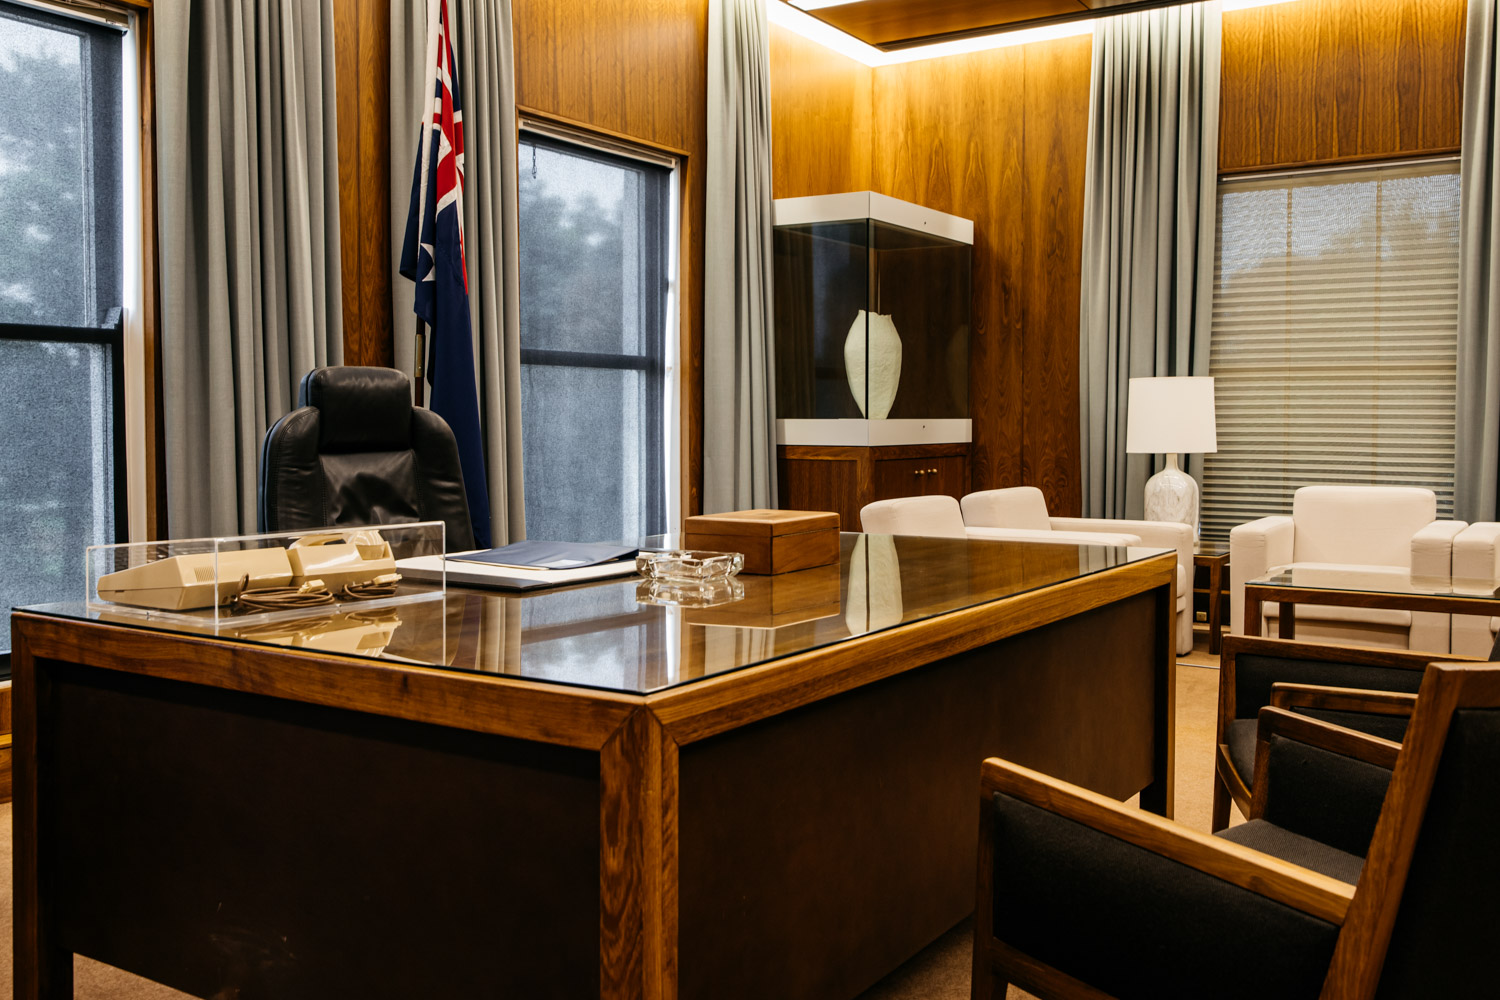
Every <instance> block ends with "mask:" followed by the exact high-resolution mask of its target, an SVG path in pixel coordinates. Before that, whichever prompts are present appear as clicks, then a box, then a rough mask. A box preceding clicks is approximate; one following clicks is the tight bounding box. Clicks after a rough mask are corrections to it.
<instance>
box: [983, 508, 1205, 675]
mask: <svg viewBox="0 0 1500 1000" xmlns="http://www.w3.org/2000/svg"><path fill="white" fill-rule="evenodd" d="M959 506H960V509H961V510H962V512H963V521H964V524H965V525H966V526H967V527H968V528H969V529H970V533H971V534H976V535H977V534H979V533H981V532H982V533H983V535H984V536H985V537H990V538H1013V539H1030V540H1033V541H1040V542H1072V543H1074V544H1080V545H1148V546H1151V547H1152V548H1160V549H1176V550H1177V652H1178V653H1179V654H1184V653H1190V652H1192V650H1193V601H1192V581H1193V529H1192V528H1191V527H1190V526H1188V525H1186V524H1177V523H1175V522H1171V521H1127V520H1115V519H1110V518H1095V517H1052V516H1050V515H1049V514H1048V513H1047V500H1046V498H1045V497H1044V496H1042V491H1041V490H1039V489H1037V488H1036V487H1035V486H1012V487H1010V488H1009V489H1003V490H983V491H981V492H979V493H970V494H969V495H968V496H966V497H964V498H963V501H962V502H961V503H960V505H959Z"/></svg>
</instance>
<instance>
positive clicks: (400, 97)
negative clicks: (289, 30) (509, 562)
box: [391, 0, 526, 545]
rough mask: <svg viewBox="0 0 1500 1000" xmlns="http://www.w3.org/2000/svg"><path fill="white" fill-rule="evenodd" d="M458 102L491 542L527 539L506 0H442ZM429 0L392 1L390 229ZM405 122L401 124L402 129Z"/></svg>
mask: <svg viewBox="0 0 1500 1000" xmlns="http://www.w3.org/2000/svg"><path fill="white" fill-rule="evenodd" d="M449 11H450V13H451V15H452V24H453V28H454V36H455V39H454V48H455V51H456V56H457V62H458V76H459V87H460V93H461V94H462V95H463V106H464V257H465V260H466V262H467V265H468V266H467V270H468V278H469V310H470V316H471V319H472V326H473V330H474V342H475V350H474V368H475V377H476V379H477V382H478V390H479V418H480V425H481V427H482V428H483V431H484V451H485V454H484V460H485V469H486V472H487V474H488V476H489V489H490V511H491V516H492V522H491V529H490V530H491V539H490V540H491V543H492V544H494V545H506V544H509V543H510V542H514V541H519V540H520V539H523V538H525V537H526V502H525V492H524V489H523V486H522V464H521V303H520V297H519V290H520V259H521V255H520V237H519V231H518V229H517V222H516V220H517V215H518V207H517V204H516V170H517V166H516V117H515V108H516V97H515V94H516V85H515V46H514V44H513V41H512V34H511V4H510V0H481V2H472V0H450V3H449ZM426 26H427V3H426V0H392V2H391V232H392V233H404V232H405V231H406V212H407V208H408V206H409V204H410V201H411V176H412V166H413V164H414V162H415V160H416V155H417V133H418V130H419V126H420V124H421V120H422V109H423V101H424V95H423V94H422V90H423V86H424V82H425V80H426V75H425V66H424V62H425V60H426V58H427V27H426ZM403 123H404V124H403ZM392 243H393V244H394V245H393V247H392V255H391V275H392V278H391V281H392V285H391V295H392V300H393V301H392V310H391V315H392V316H393V317H394V321H393V325H394V327H395V338H396V341H395V354H394V357H395V363H396V366H397V367H398V368H400V369H401V370H403V371H406V372H410V371H411V370H412V361H413V356H414V336H413V334H414V330H415V321H414V318H413V314H412V295H413V290H412V283H411V282H410V281H409V280H407V279H406V278H403V277H401V275H400V273H399V268H398V262H399V259H400V255H401V247H400V240H399V238H398V239H395V240H393V241H392Z"/></svg>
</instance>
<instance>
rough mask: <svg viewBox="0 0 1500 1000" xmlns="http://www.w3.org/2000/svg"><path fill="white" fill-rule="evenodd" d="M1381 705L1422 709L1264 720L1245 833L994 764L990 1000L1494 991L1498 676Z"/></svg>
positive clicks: (1450, 672) (985, 998)
mask: <svg viewBox="0 0 1500 1000" xmlns="http://www.w3.org/2000/svg"><path fill="white" fill-rule="evenodd" d="M1325 690H1331V689H1325ZM1363 697H1365V698H1367V699H1369V700H1371V701H1379V702H1382V703H1385V704H1387V705H1390V706H1393V711H1397V712H1398V713H1399V711H1402V710H1410V711H1411V713H1412V714H1411V715H1410V724H1409V726H1408V727H1407V728H1406V730H1405V737H1406V739H1405V742H1404V743H1402V744H1396V743H1392V742H1391V741H1389V740H1384V739H1381V738H1379V737H1375V736H1370V735H1368V734H1365V733H1360V732H1357V731H1355V730H1351V729H1347V728H1344V727H1342V726H1336V725H1333V724H1331V723H1327V722H1324V721H1321V720H1317V719H1310V718H1307V717H1306V716H1301V715H1297V714H1295V713H1292V712H1288V711H1286V710H1284V709H1280V708H1275V707H1267V708H1264V709H1262V710H1261V712H1260V719H1259V725H1260V728H1259V732H1258V743H1257V760H1256V771H1255V795H1254V797H1253V805H1252V813H1251V820H1250V822H1248V823H1246V824H1243V825H1242V826H1240V827H1236V828H1235V830H1234V831H1229V832H1228V834H1227V835H1225V834H1221V835H1219V836H1212V837H1210V836H1207V835H1204V834H1200V833H1197V832H1195V831H1190V830H1187V829H1185V828H1183V827H1179V826H1177V825H1176V824H1174V823H1172V822H1171V821H1169V820H1165V819H1161V818H1160V817H1157V816H1153V815H1150V814H1147V813H1143V812H1140V811H1139V810H1136V809H1130V808H1126V807H1125V806H1122V805H1120V804H1119V803H1117V802H1114V801H1112V800H1110V799H1107V798H1105V797H1103V796H1100V795H1096V794H1094V793H1092V792H1089V791H1086V790H1084V789H1081V788H1077V787H1076V786H1072V785H1069V784H1067V783H1066V782H1063V781H1059V780H1057V779H1054V778H1050V777H1047V776H1045V775H1042V774H1038V773H1036V772H1034V771H1030V770H1028V769H1026V768H1022V767H1018V766H1016V765H1014V764H1011V763H1009V762H1007V761H1003V760H998V759H990V760H987V761H985V763H984V767H983V774H982V781H981V792H980V826H981V830H980V841H979V864H978V874H979V885H978V895H977V905H976V911H975V920H974V933H975V948H974V990H973V995H974V997H975V998H976V1000H1001V998H1003V997H1004V995H1005V988H1006V984H1007V982H1013V983H1015V984H1016V985H1018V986H1020V987H1021V988H1022V989H1025V990H1027V991H1029V992H1031V993H1033V994H1035V995H1037V996H1039V997H1043V998H1049V997H1089V998H1099V997H1119V998H1132V997H1141V998H1145V997H1150V998H1164V997H1166V998H1170V997H1182V998H1188V997H1195V998H1196V997H1215V998H1230V1000H1234V998H1251V997H1257V998H1269V997H1275V998H1278V1000H1280V998H1298V997H1308V998H1312V997H1322V998H1325V1000H1335V998H1349V1000H1353V998H1371V997H1477V996H1493V995H1494V994H1495V990H1496V986H1495V983H1496V980H1495V975H1494V962H1493V959H1492V957H1491V952H1492V950H1493V947H1494V927H1495V916H1496V913H1497V909H1500V904H1497V902H1496V900H1500V851H1496V850H1495V849H1494V844H1493V841H1494V831H1495V829H1496V828H1497V824H1500V665H1496V664H1478V665H1474V664H1456V663H1435V664H1433V665H1432V666H1430V667H1429V668H1428V669H1427V670H1426V671H1425V672H1424V674H1423V680H1422V685H1421V690H1420V693H1419V694H1418V695H1417V697H1415V698H1413V697H1412V696H1411V695H1406V694H1399V693H1390V692H1373V693H1371V692H1367V693H1365V694H1364V695H1363ZM1309 781H1312V782H1314V784H1309ZM1387 785H1388V786H1389V791H1388V793H1387V791H1386V789H1387ZM1371 816H1373V817H1375V822H1374V826H1373V836H1372V837H1371V836H1369V833H1370V831H1369V827H1368V825H1367V824H1368V818H1369V817H1371ZM1236 831H1240V832H1239V833H1236ZM1366 837H1369V849H1368V855H1367V856H1366V858H1365V859H1364V860H1363V862H1361V860H1360V858H1359V857H1358V854H1357V853H1356V852H1355V851H1354V850H1351V849H1349V848H1357V847H1359V846H1360V842H1361V841H1362V840H1363V839H1365V838H1366ZM1250 843H1254V844H1255V845H1256V846H1255V847H1251V846H1247V844H1250ZM1257 848H1258V849H1257Z"/></svg>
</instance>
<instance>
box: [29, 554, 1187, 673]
mask: <svg viewBox="0 0 1500 1000" xmlns="http://www.w3.org/2000/svg"><path fill="white" fill-rule="evenodd" d="M648 541H650V542H656V543H658V544H665V545H667V546H670V545H671V544H672V543H673V541H675V540H674V539H673V538H672V537H671V536H658V538H656V539H651V540H648ZM1164 551H1167V550H1164V549H1153V548H1124V547H1116V546H1098V545H1064V544H1038V543H1027V542H1014V541H1001V540H978V539H974V540H970V539H961V538H959V539H955V538H918V537H906V536H891V535H860V534H853V533H846V534H844V535H843V537H842V541H841V551H840V558H839V562H838V563H836V564H833V565H829V566H822V567H818V568H815V569H807V570H802V571H800V572H796V573H784V574H781V575H779V576H750V575H745V574H741V575H740V576H739V577H738V579H739V581H740V582H741V583H742V584H743V585H744V598H743V599H741V600H737V601H734V602H732V603H727V604H723V605H720V606H717V607H711V608H685V607H668V606H663V605H659V604H643V603H640V602H639V601H638V600H637V596H638V594H639V595H640V596H644V591H643V590H642V589H641V588H643V587H644V586H646V584H645V581H643V580H642V579H641V578H640V577H638V576H629V577H618V578H614V579H609V580H605V581H600V582H596V583H590V584H583V585H579V586H573V587H567V588H557V589H551V590H540V591H527V592H504V591H492V590H476V589H470V588H467V587H456V586H453V585H451V584H450V585H449V587H448V591H447V594H446V595H445V596H444V597H443V598H441V599H434V600H429V601H417V602H415V603H411V604H403V605H400V606H397V607H390V608H381V609H377V610H374V611H370V612H365V613H361V612H360V611H358V610H357V606H354V607H351V606H349V605H339V606H336V607H333V608H329V609H316V610H310V611H309V613H308V615H307V617H305V618H297V619H296V620H293V621H278V622H274V623H269V624H261V625H258V626H250V627H236V626H235V624H234V623H233V620H232V619H230V620H228V622H227V623H224V624H221V625H220V626H219V627H218V629H217V630H215V629H214V627H213V626H212V624H211V623H207V624H205V626H203V627H195V626H187V625H183V624H180V623H178V622H158V621H152V620H149V619H144V618H142V617H140V616H139V615H138V614H125V613H115V612H111V611H108V610H104V609H100V608H98V607H97V606H95V607H94V608H89V607H87V606H86V605H85V604H83V603H82V602H78V603H66V604H46V605H39V606H36V607H31V608H27V609H25V610H27V611H30V612H34V613H37V614H43V615H50V616H55V617H62V618H71V619H76V620H80V621H100V622H108V623H111V624H117V625H121V626H127V627H134V628H145V629H152V630H157V631H166V632H176V633H182V634H188V635H209V636H216V637H218V638H221V639H231V640H236V641H241V642H248V643H257V644H264V645H269V646H280V647H289V648H296V649H304V650H309V651H318V652H325V653H340V654H346V655H350V656H356V657H363V658H368V659H370V660H376V661H381V662H386V663H410V664H416V665H421V666H430V667H436V668H440V669H450V670H459V671H470V672H477V673H484V674H495V675H503V676H506V677H514V678H526V679H531V680H536V681H544V682H548V683H554V684H567V685H577V686H583V687H590V688H599V689H603V690H608V691H616V692H621V693H626V694H638V695H643V694H650V693H652V692H654V691H661V690H664V689H666V688H670V687H676V686H678V685H682V684H690V683H693V682H695V681H699V680H703V679H705V678H709V677H713V676H717V675H720V674H723V673H727V672H730V671H734V670H739V669H742V668H744V667H749V666H753V665H756V664H759V663H765V662H767V661H769V660H774V659H778V658H780V657H785V656H791V655H794V654H797V653H804V652H807V651H809V650H814V649H818V648H821V647H824V646H830V645H833V644H835V643H839V642H843V641H845V640H847V639H850V638H853V637H856V636H861V635H866V634H869V633H872V632H879V631H882V630H885V629H889V628H894V627H896V626H898V625H904V624H907V623H910V622H916V621H921V620H923V619H926V618H931V617H934V616H937V615H942V614H946V613H948V612H952V611H958V610H962V609H964V608H968V607H973V606H975V605H978V604H984V603H987V602H990V601H995V600H1000V599H1002V598H1006V597H1012V596H1015V595H1017V594H1022V593H1025V592H1027V591H1032V590H1037V589H1040V588H1043V587H1048V586H1052V585H1055V584H1059V583H1064V582H1066V581H1068V580H1074V579H1078V578H1080V577H1086V576H1089V575H1092V574H1095V573H1099V572H1102V571H1104V570H1108V569H1112V568H1115V567H1119V566H1125V565H1128V564H1130V563H1134V562H1140V561H1143V560H1146V559H1150V558H1153V557H1155V556H1157V555H1159V554H1161V553H1162V552H1164ZM402 586H403V587H406V586H414V587H420V586H421V585H420V584H403V585H402ZM318 611H322V612H323V613H321V614H320V613H317V612H318Z"/></svg>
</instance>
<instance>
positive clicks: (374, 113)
mask: <svg viewBox="0 0 1500 1000" xmlns="http://www.w3.org/2000/svg"><path fill="white" fill-rule="evenodd" d="M333 31H334V39H335V41H336V45H335V46H334V59H335V63H334V66H335V73H336V90H337V95H336V102H337V110H338V119H339V120H338V127H339V149H338V158H339V160H338V171H339V240H340V254H341V257H342V260H343V268H342V270H343V306H344V364H346V365H381V366H386V367H389V366H390V365H391V363H392V360H393V358H394V356H395V354H394V351H395V345H394V343H393V341H392V333H391V321H392V317H391V259H390V248H391V232H390V229H391V224H390V200H391V199H390V190H389V184H390V163H391V130H390V103H391V102H390V95H391V74H390V41H391V39H390V35H391V18H390V10H389V8H387V7H385V6H384V5H381V4H371V3H359V2H358V0H335V2H334V5H333Z"/></svg>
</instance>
